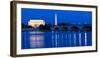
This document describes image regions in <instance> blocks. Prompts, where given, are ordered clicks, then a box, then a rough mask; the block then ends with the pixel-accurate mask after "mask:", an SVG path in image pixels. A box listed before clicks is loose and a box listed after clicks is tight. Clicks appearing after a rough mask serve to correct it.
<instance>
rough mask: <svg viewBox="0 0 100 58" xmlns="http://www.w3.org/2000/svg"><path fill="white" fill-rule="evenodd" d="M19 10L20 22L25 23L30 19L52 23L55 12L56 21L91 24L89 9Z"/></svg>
mask: <svg viewBox="0 0 100 58" xmlns="http://www.w3.org/2000/svg"><path fill="white" fill-rule="evenodd" d="M21 12H22V13H21V15H22V16H21V19H22V23H23V24H26V25H27V24H28V21H29V20H30V19H33V20H34V19H35V20H36V19H37V20H38V19H43V20H44V21H45V23H47V24H54V19H55V13H56V14H57V22H58V23H71V24H80V23H81V24H84V23H87V24H92V12H90V11H74V10H49V9H31V8H22V9H21Z"/></svg>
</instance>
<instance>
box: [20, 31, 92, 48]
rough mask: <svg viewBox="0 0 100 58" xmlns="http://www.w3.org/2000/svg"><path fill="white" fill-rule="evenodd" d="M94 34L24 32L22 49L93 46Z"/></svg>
mask: <svg viewBox="0 0 100 58" xmlns="http://www.w3.org/2000/svg"><path fill="white" fill-rule="evenodd" d="M91 45H92V32H87V33H86V32H58V31H52V32H39V31H36V32H33V31H31V32H29V31H28V32H27V31H23V32H22V49H29V48H56V47H77V46H91Z"/></svg>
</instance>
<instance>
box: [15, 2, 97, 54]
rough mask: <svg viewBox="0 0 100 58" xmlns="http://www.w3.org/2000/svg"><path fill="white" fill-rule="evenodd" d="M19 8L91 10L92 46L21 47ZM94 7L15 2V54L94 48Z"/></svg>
mask: <svg viewBox="0 0 100 58" xmlns="http://www.w3.org/2000/svg"><path fill="white" fill-rule="evenodd" d="M21 8H33V9H34V8H35V9H51V10H53V9H54V10H75V11H91V12H92V46H86V47H65V48H45V49H21ZM95 15H96V9H95V8H87V7H71V6H66V7H65V6H54V5H38V4H17V24H16V28H17V39H16V40H17V44H16V45H17V48H16V51H17V55H20V54H39V53H54V52H65V51H66V52H74V51H76V52H77V51H86V50H87V51H88V50H96V16H95Z"/></svg>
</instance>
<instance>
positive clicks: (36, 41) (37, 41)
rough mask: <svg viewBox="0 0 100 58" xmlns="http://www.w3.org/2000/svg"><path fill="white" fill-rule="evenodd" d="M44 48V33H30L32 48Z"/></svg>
mask: <svg viewBox="0 0 100 58" xmlns="http://www.w3.org/2000/svg"><path fill="white" fill-rule="evenodd" d="M43 46H44V36H43V35H42V32H30V48H40V47H43Z"/></svg>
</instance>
